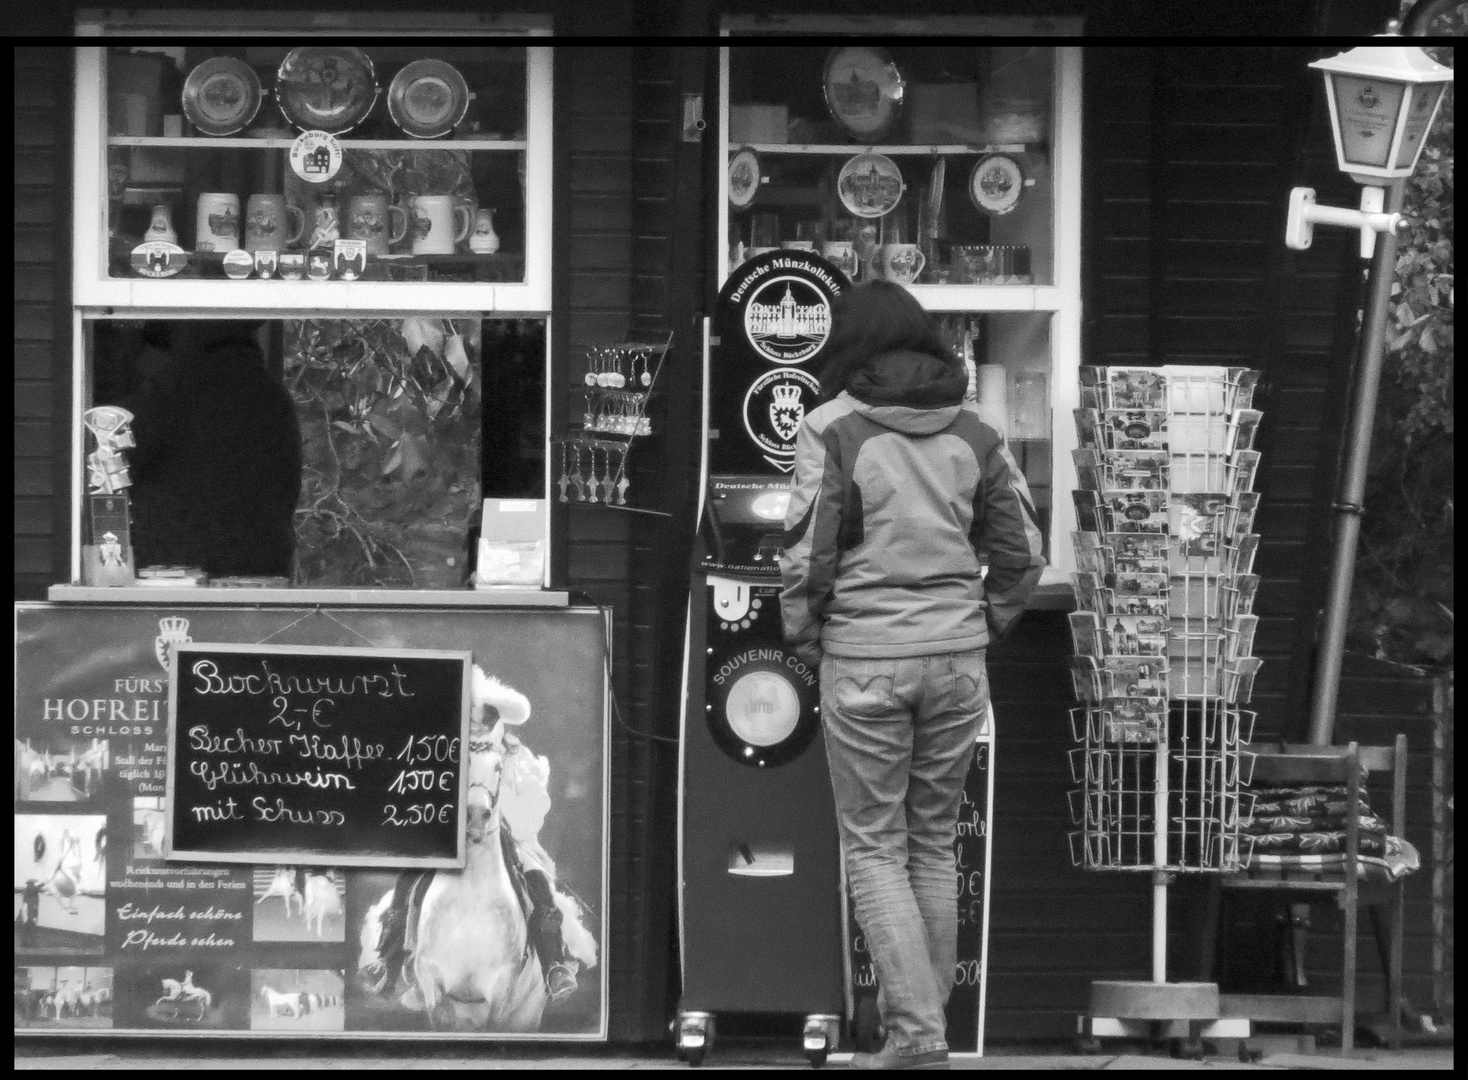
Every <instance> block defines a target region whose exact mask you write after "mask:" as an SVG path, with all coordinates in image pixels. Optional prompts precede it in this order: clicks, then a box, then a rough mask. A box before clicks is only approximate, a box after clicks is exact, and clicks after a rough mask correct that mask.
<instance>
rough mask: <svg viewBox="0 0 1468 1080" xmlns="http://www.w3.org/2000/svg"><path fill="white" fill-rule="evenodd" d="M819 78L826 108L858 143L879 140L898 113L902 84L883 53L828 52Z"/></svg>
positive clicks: (857, 48)
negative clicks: (858, 140)
mask: <svg viewBox="0 0 1468 1080" xmlns="http://www.w3.org/2000/svg"><path fill="white" fill-rule="evenodd" d="M823 78H824V85H825V91H826V108H828V109H830V110H831V115H832V116H833V117H834V118H835V119H836V122H837V123H839V124H840V125H841V126H842V127H844V128H845V129H846V130H847V131H849V132H850V133H851V134H852V135H854V136H855V137H857V138H859V139H863V140H875V139H880V138H881V137H882V136H883V135H885V134H887V132H888V131H890V130H891V129H892V125H893V124H894V123H896V121H897V118H898V116H900V115H901V113H902V91H903V88H904V86H905V85H906V84H905V83H904V82H903V79H902V73H901V72H900V71H898V70H897V65H896V64H894V63H893V62H892V54H891V53H889V52H888V51H887V50H886V49H875V48H870V47H868V46H865V45H852V46H847V47H845V48H840V49H832V50H831V53H830V55H829V56H827V57H826V71H825V75H824V77H823Z"/></svg>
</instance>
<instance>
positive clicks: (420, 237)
mask: <svg viewBox="0 0 1468 1080" xmlns="http://www.w3.org/2000/svg"><path fill="white" fill-rule="evenodd" d="M409 206H410V207H411V210H410V211H409V212H410V214H411V215H412V219H413V222H412V235H413V254H414V255H452V254H453V253H454V245H455V244H457V243H459V242H460V241H461V240H463V239H464V238H465V237H467V236H468V235H469V230H470V229H472V228H473V227H474V218H473V215H472V214H471V213H470V211H469V207H468V206H467V205H466V204H464V203H459V202H455V201H454V198H453V196H451V195H414V196H413V198H412V199H411V200H409ZM455 219H458V221H459V229H458V231H457V232H455V231H454V221H455Z"/></svg>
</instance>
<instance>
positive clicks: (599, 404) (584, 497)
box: [556, 334, 672, 513]
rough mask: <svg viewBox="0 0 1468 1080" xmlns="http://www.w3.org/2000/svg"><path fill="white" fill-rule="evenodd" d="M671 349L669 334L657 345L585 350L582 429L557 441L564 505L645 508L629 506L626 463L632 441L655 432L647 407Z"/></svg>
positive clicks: (558, 481) (559, 487)
mask: <svg viewBox="0 0 1468 1080" xmlns="http://www.w3.org/2000/svg"><path fill="white" fill-rule="evenodd" d="M671 346H672V335H671V334H669V335H668V338H667V340H666V341H663V342H660V343H656V344H653V343H643V342H622V343H620V344H616V345H596V346H592V347H591V348H589V349H587V350H586V371H585V373H584V374H583V376H582V382H583V384H584V389H583V390H582V391H581V398H582V413H581V426H580V429H579V430H575V429H573V430H572V431H570V432H568V433H567V435H566V436H565V437H564V438H561V439H558V440H557V441H556V446H557V458H556V465H557V467H558V468H559V473H558V474H557V477H556V487H557V490H558V492H559V497H560V501H561V502H563V503H569V502H580V503H587V504H599V505H602V506H614V507H626V508H628V509H641V508H640V507H628V506H627V490H628V488H629V487H630V486H631V481H630V479H629V478H628V475H627V462H628V459H629V457H630V456H631V452H632V445H633V444H632V440H634V439H638V438H643V437H645V436H648V435H651V434H652V421H651V420H649V419H648V416H647V406H648V402H649V400H650V399H651V398H652V395H653V392H654V390H655V384H656V383H657V378H658V375H659V374H660V373H661V371H662V367H663V362H664V361H665V360H666V359H667V356H668V351H669V349H670V348H671ZM648 512H653V513H656V512H658V511H648Z"/></svg>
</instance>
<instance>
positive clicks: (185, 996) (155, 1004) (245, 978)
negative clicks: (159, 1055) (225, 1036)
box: [113, 958, 250, 1031]
mask: <svg viewBox="0 0 1468 1080" xmlns="http://www.w3.org/2000/svg"><path fill="white" fill-rule="evenodd" d="M140 959H141V958H140ZM114 981H115V988H116V989H115V994H116V1001H115V1011H114V1013H113V1024H114V1026H115V1027H119V1028H153V1029H155V1030H161V1031H211V1030H212V1031H245V1030H248V1029H249V1026H250V973H249V972H248V971H247V970H246V969H245V968H244V967H243V966H241V965H239V964H221V963H211V962H209V961H207V960H206V961H203V962H200V963H193V962H191V961H183V962H179V961H174V962H168V961H159V962H157V963H147V962H141V963H139V962H136V961H135V962H131V963H129V962H127V961H123V960H119V961H118V963H117V967H116V969H115V971H114Z"/></svg>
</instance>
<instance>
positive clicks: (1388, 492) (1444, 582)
mask: <svg viewBox="0 0 1468 1080" xmlns="http://www.w3.org/2000/svg"><path fill="white" fill-rule="evenodd" d="M1429 51H1430V52H1432V53H1433V54H1434V57H1435V58H1436V59H1438V60H1439V61H1440V62H1441V63H1444V64H1449V65H1451V63H1452V58H1451V55H1447V56H1444V55H1442V54H1443V53H1448V52H1450V51H1449V50H1439V49H1431V50H1429ZM1403 212H1404V213H1405V214H1406V216H1407V219H1408V223H1409V225H1408V227H1407V228H1406V229H1405V230H1404V231H1403V232H1402V234H1401V243H1400V247H1399V249H1398V255H1397V266H1396V281H1395V282H1394V284H1393V285H1392V306H1391V318H1390V321H1389V327H1388V336H1387V341H1386V358H1385V370H1384V372H1383V376H1382V382H1381V398H1380V403H1379V406H1378V409H1377V415H1376V428H1375V432H1374V435H1373V439H1372V447H1371V450H1372V454H1371V466H1370V472H1369V475H1368V480H1367V490H1366V500H1365V505H1366V516H1365V518H1364V519H1363V521H1362V527H1361V541H1360V546H1359V549H1358V551H1357V558H1356V577H1355V586H1354V594H1353V596H1352V602H1351V627H1350V629H1351V645H1352V647H1353V648H1356V649H1359V650H1362V651H1365V652H1368V653H1370V654H1372V655H1375V656H1377V657H1378V658H1381V659H1387V660H1395V661H1399V662H1403V663H1410V664H1420V665H1427V666H1432V667H1447V666H1451V664H1452V661H1453V617H1452V615H1453V611H1452V609H1453V90H1452V88H1451V87H1449V88H1448V90H1447V92H1446V96H1445V98H1444V100H1443V104H1442V109H1441V112H1440V114H1439V117H1438V121H1437V124H1436V126H1435V127H1434V129H1433V131H1432V133H1431V134H1430V136H1429V138H1428V141H1427V145H1426V146H1425V147H1424V148H1423V151H1422V157H1421V159H1420V160H1419V162H1418V165H1417V169H1416V171H1415V173H1414V174H1413V175H1412V177H1411V178H1410V179H1409V180H1408V181H1407V187H1406V192H1405V199H1404V206H1403Z"/></svg>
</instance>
